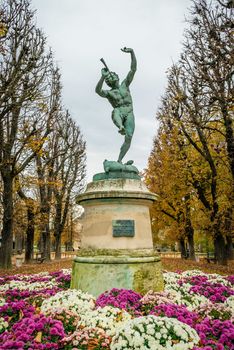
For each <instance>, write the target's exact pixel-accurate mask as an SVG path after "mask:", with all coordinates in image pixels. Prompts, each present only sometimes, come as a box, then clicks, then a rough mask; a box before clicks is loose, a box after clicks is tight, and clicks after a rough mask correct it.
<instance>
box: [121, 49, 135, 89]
mask: <svg viewBox="0 0 234 350" xmlns="http://www.w3.org/2000/svg"><path fill="white" fill-rule="evenodd" d="M121 51H123V52H126V53H130V54H131V68H130V71H129V72H128V75H127V77H126V78H125V80H124V82H125V84H126V85H127V86H129V85H130V84H131V82H132V80H133V78H134V75H135V73H136V70H137V60H136V56H135V53H134V51H133V49H130V48H127V47H124V48H123V49H121Z"/></svg>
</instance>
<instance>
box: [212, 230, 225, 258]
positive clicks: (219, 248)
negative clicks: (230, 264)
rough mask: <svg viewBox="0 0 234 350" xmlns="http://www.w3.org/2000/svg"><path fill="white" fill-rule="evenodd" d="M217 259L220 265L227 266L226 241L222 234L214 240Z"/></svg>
mask: <svg viewBox="0 0 234 350" xmlns="http://www.w3.org/2000/svg"><path fill="white" fill-rule="evenodd" d="M214 248H215V258H216V260H217V263H218V264H220V265H227V254H226V246H225V239H224V237H223V236H222V235H221V234H217V235H216V236H215V238H214Z"/></svg>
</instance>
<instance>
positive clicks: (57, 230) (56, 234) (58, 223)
mask: <svg viewBox="0 0 234 350" xmlns="http://www.w3.org/2000/svg"><path fill="white" fill-rule="evenodd" d="M56 199H57V204H56V215H55V222H54V237H55V259H61V235H62V231H63V227H62V225H61V220H62V203H61V199H60V198H59V196H57V197H56Z"/></svg>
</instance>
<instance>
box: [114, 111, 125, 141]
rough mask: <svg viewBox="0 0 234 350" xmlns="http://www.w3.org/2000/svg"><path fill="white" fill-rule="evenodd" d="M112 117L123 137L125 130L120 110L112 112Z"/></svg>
mask: <svg viewBox="0 0 234 350" xmlns="http://www.w3.org/2000/svg"><path fill="white" fill-rule="evenodd" d="M111 117H112V120H113V122H114V124H115V125H116V126H117V128H118V129H119V133H120V134H122V135H125V129H124V125H123V121H122V117H121V114H120V110H119V109H118V108H115V109H114V110H113V112H112V115H111Z"/></svg>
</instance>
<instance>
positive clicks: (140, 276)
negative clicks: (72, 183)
mask: <svg viewBox="0 0 234 350" xmlns="http://www.w3.org/2000/svg"><path fill="white" fill-rule="evenodd" d="M155 200H156V196H155V195H154V194H153V193H151V192H149V191H148V189H147V187H146V186H145V184H144V183H143V182H142V181H141V180H138V179H122V178H118V179H106V180H98V181H93V182H91V183H90V184H88V186H87V189H86V191H85V192H84V193H83V194H81V195H79V196H78V197H77V203H78V204H80V205H82V206H83V207H84V214H83V218H82V221H81V223H82V226H83V228H82V232H81V250H80V251H79V252H78V255H77V257H76V258H75V259H74V263H73V274H72V284H71V286H72V288H77V289H81V290H83V291H86V292H89V293H91V294H93V295H99V294H100V293H102V292H104V291H105V290H108V289H111V288H114V287H115V288H126V289H133V290H135V291H137V292H140V293H146V292H147V291H148V290H149V289H152V290H157V291H159V290H162V288H163V279H162V273H161V265H160V258H159V256H158V255H157V253H156V252H155V251H154V250H153V241H152V231H151V221H150V213H149V208H150V206H151V205H152V203H153V202H154V201H155Z"/></svg>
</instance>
